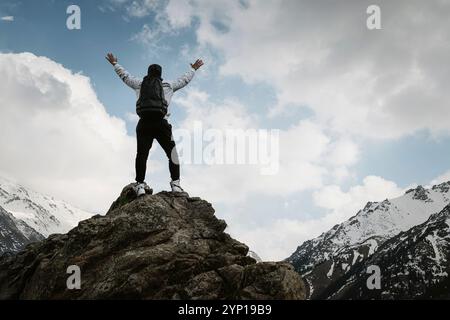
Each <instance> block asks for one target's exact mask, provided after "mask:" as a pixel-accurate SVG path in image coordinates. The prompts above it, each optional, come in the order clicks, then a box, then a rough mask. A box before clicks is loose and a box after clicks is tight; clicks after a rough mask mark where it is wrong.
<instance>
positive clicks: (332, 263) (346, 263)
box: [287, 182, 450, 299]
mask: <svg viewBox="0 0 450 320" xmlns="http://www.w3.org/2000/svg"><path fill="white" fill-rule="evenodd" d="M449 203H450V182H447V183H443V184H440V185H436V186H434V187H432V188H431V189H425V188H423V187H421V186H419V187H417V188H415V189H411V190H408V191H407V192H406V193H405V195H403V196H401V197H398V198H395V199H392V200H384V201H382V202H369V203H368V204H367V205H366V206H365V208H364V209H362V210H360V211H359V212H358V213H357V214H356V215H355V216H353V217H352V218H350V219H349V220H347V221H345V222H343V223H341V224H339V225H336V226H334V227H333V228H332V229H331V230H329V231H327V232H325V233H323V234H322V235H320V236H319V237H317V238H315V239H312V240H308V241H306V242H304V243H303V244H302V245H301V246H299V247H298V248H297V250H296V251H295V252H294V253H293V254H292V255H291V257H289V258H288V259H287V261H289V262H291V263H292V264H293V265H294V267H295V268H296V270H297V271H298V272H299V273H300V274H301V275H302V276H303V277H304V279H305V280H306V282H307V284H308V287H309V297H310V298H312V299H314V298H323V297H324V295H325V296H328V295H329V294H328V291H329V288H330V287H331V286H332V285H333V284H336V283H338V282H339V281H341V280H342V278H345V277H346V276H347V275H348V274H349V273H350V270H352V268H354V266H356V265H361V264H363V263H364V261H365V260H367V258H368V257H370V256H372V255H373V254H374V253H375V252H377V250H378V248H380V246H381V245H382V244H383V243H385V242H386V241H387V240H389V239H391V238H393V237H394V236H396V235H398V234H399V233H400V232H405V231H407V230H409V229H411V228H412V227H414V226H416V225H419V224H421V223H424V222H425V221H427V219H428V218H429V217H430V216H431V215H432V214H434V213H437V212H440V211H441V210H442V209H443V208H444V207H445V206H446V205H448V204H449Z"/></svg>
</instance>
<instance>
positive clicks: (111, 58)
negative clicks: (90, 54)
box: [106, 53, 117, 66]
mask: <svg viewBox="0 0 450 320" xmlns="http://www.w3.org/2000/svg"><path fill="white" fill-rule="evenodd" d="M106 60H108V61H109V63H111V64H112V65H113V66H115V65H116V63H117V57H114V55H113V54H112V53H108V54H107V55H106Z"/></svg>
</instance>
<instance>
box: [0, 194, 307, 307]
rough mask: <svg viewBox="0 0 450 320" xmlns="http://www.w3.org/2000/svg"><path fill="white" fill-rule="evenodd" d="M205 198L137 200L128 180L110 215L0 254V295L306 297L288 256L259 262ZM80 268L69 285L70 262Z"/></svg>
mask: <svg viewBox="0 0 450 320" xmlns="http://www.w3.org/2000/svg"><path fill="white" fill-rule="evenodd" d="M225 228H226V223H225V222H224V221H223V220H219V219H217V218H216V217H215V215H214V209H213V208H212V206H211V205H210V204H209V203H208V202H206V201H204V200H201V199H199V198H191V197H185V196H177V195H174V194H173V193H169V192H161V193H159V194H156V195H145V196H143V197H140V198H138V199H136V194H135V192H134V191H133V190H132V189H131V187H130V186H127V187H125V188H124V190H123V191H122V193H121V195H120V197H119V198H118V199H117V200H116V201H115V202H114V203H113V205H112V206H111V208H110V210H109V212H108V213H107V214H106V215H105V216H100V215H97V216H94V217H92V218H90V219H88V220H85V221H82V222H80V223H79V225H78V226H77V227H75V228H74V229H72V230H71V231H70V232H69V233H67V234H65V235H52V236H50V237H49V238H48V239H45V240H44V241H42V242H39V243H35V244H31V245H29V246H27V248H26V249H25V250H24V251H21V252H19V253H18V254H16V255H13V256H4V257H0V299H180V298H181V299H303V298H304V297H305V290H304V285H303V282H302V280H301V278H300V276H299V275H298V273H296V272H295V271H294V269H293V268H292V266H291V265H290V264H288V263H285V262H260V263H256V261H255V260H254V259H253V258H251V257H248V256H247V253H248V247H247V246H246V245H244V244H242V243H240V242H238V241H236V240H234V239H232V238H231V237H230V236H229V235H228V234H227V233H225V232H224V230H225ZM71 265H76V266H78V267H79V268H80V272H81V274H80V275H81V288H80V289H79V290H69V289H67V287H66V281H67V278H68V277H69V275H68V274H67V273H66V270H67V267H68V266H71Z"/></svg>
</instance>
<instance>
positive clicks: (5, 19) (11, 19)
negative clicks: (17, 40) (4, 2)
mask: <svg viewBox="0 0 450 320" xmlns="http://www.w3.org/2000/svg"><path fill="white" fill-rule="evenodd" d="M0 20H2V21H8V22H12V21H14V17H13V16H4V17H1V18H0Z"/></svg>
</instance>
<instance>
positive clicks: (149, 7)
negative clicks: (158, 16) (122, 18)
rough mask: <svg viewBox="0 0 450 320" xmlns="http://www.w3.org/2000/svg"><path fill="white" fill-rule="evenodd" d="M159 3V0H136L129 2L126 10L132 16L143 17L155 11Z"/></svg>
mask: <svg viewBox="0 0 450 320" xmlns="http://www.w3.org/2000/svg"><path fill="white" fill-rule="evenodd" d="M122 2H124V1H122ZM158 3H159V1H158V0H134V1H132V2H131V3H129V4H127V6H126V10H127V13H128V15H130V16H131V17H137V18H143V17H146V16H148V15H149V14H150V13H151V12H153V11H155V10H156V9H157V7H158Z"/></svg>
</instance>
